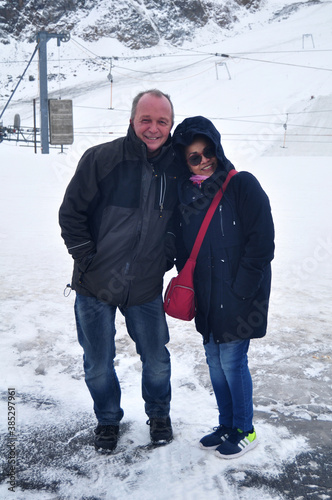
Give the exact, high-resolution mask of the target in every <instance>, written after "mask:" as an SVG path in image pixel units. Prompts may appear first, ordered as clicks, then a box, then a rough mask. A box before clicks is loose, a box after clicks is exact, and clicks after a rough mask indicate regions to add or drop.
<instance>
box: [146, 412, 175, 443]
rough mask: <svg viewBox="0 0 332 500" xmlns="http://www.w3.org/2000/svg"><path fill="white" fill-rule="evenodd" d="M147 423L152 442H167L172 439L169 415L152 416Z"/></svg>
mask: <svg viewBox="0 0 332 500" xmlns="http://www.w3.org/2000/svg"><path fill="white" fill-rule="evenodd" d="M147 424H148V425H150V437H151V441H152V443H153V444H167V443H170V442H171V441H172V439H173V431H172V425H171V419H170V418H169V417H152V418H150V419H149V420H148V421H147Z"/></svg>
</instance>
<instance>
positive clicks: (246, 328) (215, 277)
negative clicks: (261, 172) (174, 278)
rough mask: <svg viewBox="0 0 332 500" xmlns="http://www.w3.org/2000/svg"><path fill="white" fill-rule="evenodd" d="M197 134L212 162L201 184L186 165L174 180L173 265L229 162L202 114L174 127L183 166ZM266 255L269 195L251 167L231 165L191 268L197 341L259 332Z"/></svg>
mask: <svg viewBox="0 0 332 500" xmlns="http://www.w3.org/2000/svg"><path fill="white" fill-rule="evenodd" d="M197 135H205V136H206V137H207V138H208V139H209V140H210V141H212V143H213V144H214V147H215V151H216V157H217V159H218V167H217V170H216V171H215V172H214V174H212V175H211V176H210V177H209V178H208V179H206V180H205V181H204V182H203V183H202V184H201V185H200V187H198V186H197V185H194V184H193V183H192V182H191V181H190V180H189V177H190V172H189V169H188V167H187V166H186V168H185V169H184V173H183V175H182V177H181V179H180V181H179V198H180V207H179V224H178V237H177V251H178V253H177V268H178V270H180V269H181V268H182V267H183V265H184V263H185V261H186V259H187V258H188V256H189V254H190V251H191V249H192V247H193V244H194V241H195V238H196V236H197V233H198V230H199V228H200V226H201V224H202V221H203V219H204V216H205V214H206V212H207V209H208V207H209V205H210V203H211V201H212V199H213V196H214V195H215V193H216V192H217V190H218V189H219V188H220V187H221V185H222V183H223V182H224V180H225V178H226V176H227V173H228V172H229V171H230V170H231V169H233V168H234V166H233V165H232V163H231V162H230V161H229V160H228V159H227V158H226V157H225V155H224V152H223V148H222V146H221V143H220V134H219V132H218V130H217V129H216V128H215V126H214V125H213V123H212V122H211V121H210V120H208V119H206V118H204V117H202V116H196V117H193V118H187V119H185V120H184V121H183V122H182V123H181V124H180V125H178V126H177V128H176V129H175V131H174V134H173V147H174V149H175V152H176V154H177V157H178V159H179V161H180V162H181V165H182V166H184V165H186V162H185V157H184V146H187V145H189V144H191V143H192V142H193V140H194V137H195V136H197ZM273 256H274V226H273V220H272V215H271V208H270V203H269V199H268V197H267V195H266V193H265V192H264V190H263V189H262V187H261V186H260V184H259V182H258V181H257V179H256V178H255V177H254V176H253V175H252V174H250V173H249V172H238V173H237V174H236V175H235V176H234V177H233V178H232V179H231V181H230V183H229V185H228V187H227V189H226V191H225V193H224V195H223V198H222V200H221V202H220V204H219V206H218V208H217V210H216V211H215V213H214V215H213V218H212V221H211V223H210V225H209V228H208V230H207V233H206V235H205V238H204V241H203V244H202V246H201V249H200V252H199V254H198V258H197V264H196V268H195V275H194V286H195V294H196V298H197V314H196V318H195V322H196V328H197V330H198V331H199V332H200V333H201V334H202V335H203V337H204V343H207V342H208V341H209V338H210V333H212V335H213V338H214V340H215V342H217V343H224V342H230V341H233V340H238V339H243V340H244V339H252V338H260V337H263V336H264V335H265V333H266V327H267V313H268V303H269V296H270V288H271V264H270V263H271V261H272V259H273Z"/></svg>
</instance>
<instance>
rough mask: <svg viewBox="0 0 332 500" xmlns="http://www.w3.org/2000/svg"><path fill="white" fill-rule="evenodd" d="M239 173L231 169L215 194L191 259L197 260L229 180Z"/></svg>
mask: <svg viewBox="0 0 332 500" xmlns="http://www.w3.org/2000/svg"><path fill="white" fill-rule="evenodd" d="M237 173H238V172H237V170H235V169H232V170H230V171H229V172H228V175H227V177H226V179H225V182H224V183H223V185H222V186H221V188H220V189H219V190H218V191H217V193H216V194H215V196H214V198H213V200H212V203H211V205H210V206H209V209H208V211H207V212H206V215H205V217H204V220H203V222H202V225H201V227H200V229H199V231H198V234H197V236H196V240H195V243H194V246H193V248H192V250H191V253H190V256H189V259H191V260H195V261H196V259H197V255H198V252H199V250H200V248H201V245H202V243H203V239H204V236H205V233H206V231H207V228H208V227H209V224H210V222H211V219H212V216H213V214H214V212H215V211H216V208H217V206H218V205H219V203H220V200H221V198H222V197H223V194H224V192H225V191H226V188H227V186H228V183H229V181H230V180H231V178H232V177H233V176H234V175H235V174H237Z"/></svg>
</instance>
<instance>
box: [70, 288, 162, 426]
mask: <svg viewBox="0 0 332 500" xmlns="http://www.w3.org/2000/svg"><path fill="white" fill-rule="evenodd" d="M116 309H117V308H116V306H111V305H109V304H106V303H104V302H101V301H100V300H98V299H97V298H95V297H86V296H83V295H80V294H76V300H75V317H76V325H77V334H78V341H79V343H80V345H81V346H82V347H83V351H84V355H83V360H84V372H85V382H86V384H87V387H88V389H89V391H90V394H91V396H92V399H93V401H94V411H95V414H96V417H97V420H98V422H99V423H100V424H102V425H118V424H119V422H120V420H121V419H122V417H123V410H122V408H121V406H120V399H121V389H120V384H119V380H118V377H117V375H116V372H115V369H114V358H115V342H114V337H115V333H116V330H115V313H116ZM121 312H122V314H123V315H124V317H125V320H126V326H127V330H128V333H129V335H130V337H131V338H132V339H133V340H134V342H135V344H136V351H137V353H138V354H139V355H140V358H141V361H142V396H143V399H144V401H145V411H146V413H147V415H148V416H149V417H150V418H151V417H165V416H168V414H169V410H170V400H171V382H170V377H171V364H170V354H169V352H168V350H167V348H166V346H165V344H167V343H168V341H169V332H168V327H167V323H166V319H165V314H164V310H163V302H162V297H161V295H160V296H159V297H157V299H155V300H153V301H152V302H149V303H147V304H143V305H140V306H132V307H128V308H127V309H125V310H121Z"/></svg>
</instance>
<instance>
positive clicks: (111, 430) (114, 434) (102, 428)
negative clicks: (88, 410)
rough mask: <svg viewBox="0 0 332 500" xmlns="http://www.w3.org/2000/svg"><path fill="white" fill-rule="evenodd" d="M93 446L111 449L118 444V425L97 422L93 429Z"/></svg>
mask: <svg viewBox="0 0 332 500" xmlns="http://www.w3.org/2000/svg"><path fill="white" fill-rule="evenodd" d="M95 434H96V435H95V447H96V449H97V450H98V449H100V448H101V449H103V450H108V451H112V450H114V449H115V448H116V445H117V444H118V434H119V426H118V425H101V424H98V425H97V427H96V429H95Z"/></svg>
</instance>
